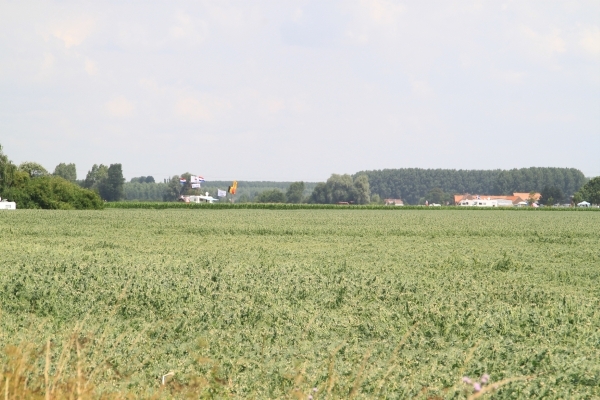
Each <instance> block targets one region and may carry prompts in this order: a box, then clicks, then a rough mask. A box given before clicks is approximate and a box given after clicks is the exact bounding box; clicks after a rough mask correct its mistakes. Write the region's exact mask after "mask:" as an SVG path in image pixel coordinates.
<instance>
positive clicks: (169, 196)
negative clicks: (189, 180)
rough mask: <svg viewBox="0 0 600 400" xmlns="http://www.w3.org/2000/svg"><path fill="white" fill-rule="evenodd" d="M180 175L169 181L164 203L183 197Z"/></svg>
mask: <svg viewBox="0 0 600 400" xmlns="http://www.w3.org/2000/svg"><path fill="white" fill-rule="evenodd" d="M179 179H180V176H179V175H173V177H172V178H171V179H169V180H168V181H167V189H166V190H165V194H164V197H163V200H164V201H175V200H177V199H178V198H179V196H181V185H180V184H179Z"/></svg>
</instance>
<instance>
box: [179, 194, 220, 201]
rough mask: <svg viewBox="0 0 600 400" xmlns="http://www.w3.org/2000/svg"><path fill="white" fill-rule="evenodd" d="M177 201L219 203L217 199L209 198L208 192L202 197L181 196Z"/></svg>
mask: <svg viewBox="0 0 600 400" xmlns="http://www.w3.org/2000/svg"><path fill="white" fill-rule="evenodd" d="M179 200H180V201H183V202H185V203H214V202H215V201H219V199H215V198H214V197H212V196H209V195H208V192H206V195H204V196H193V195H190V196H181V197H180V198H179Z"/></svg>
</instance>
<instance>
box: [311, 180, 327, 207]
mask: <svg viewBox="0 0 600 400" xmlns="http://www.w3.org/2000/svg"><path fill="white" fill-rule="evenodd" d="M310 202H311V203H316V204H327V203H331V193H330V191H329V187H328V186H327V184H326V183H325V182H320V183H317V186H315V188H314V189H313V191H312V194H311V195H310Z"/></svg>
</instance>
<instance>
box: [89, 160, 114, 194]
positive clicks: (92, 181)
mask: <svg viewBox="0 0 600 400" xmlns="http://www.w3.org/2000/svg"><path fill="white" fill-rule="evenodd" d="M107 177H108V167H107V166H106V165H103V164H100V165H97V164H94V165H93V166H92V169H91V170H89V171H88V173H87V175H86V177H85V181H84V182H83V187H84V188H86V189H92V190H95V191H99V186H100V183H101V182H102V181H103V180H104V179H106V178H107Z"/></svg>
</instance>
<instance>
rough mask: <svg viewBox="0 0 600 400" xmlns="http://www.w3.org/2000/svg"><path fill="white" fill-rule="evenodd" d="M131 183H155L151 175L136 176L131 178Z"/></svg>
mask: <svg viewBox="0 0 600 400" xmlns="http://www.w3.org/2000/svg"><path fill="white" fill-rule="evenodd" d="M130 182H131V183H155V180H154V177H153V176H138V177H136V178H131V180H130Z"/></svg>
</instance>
